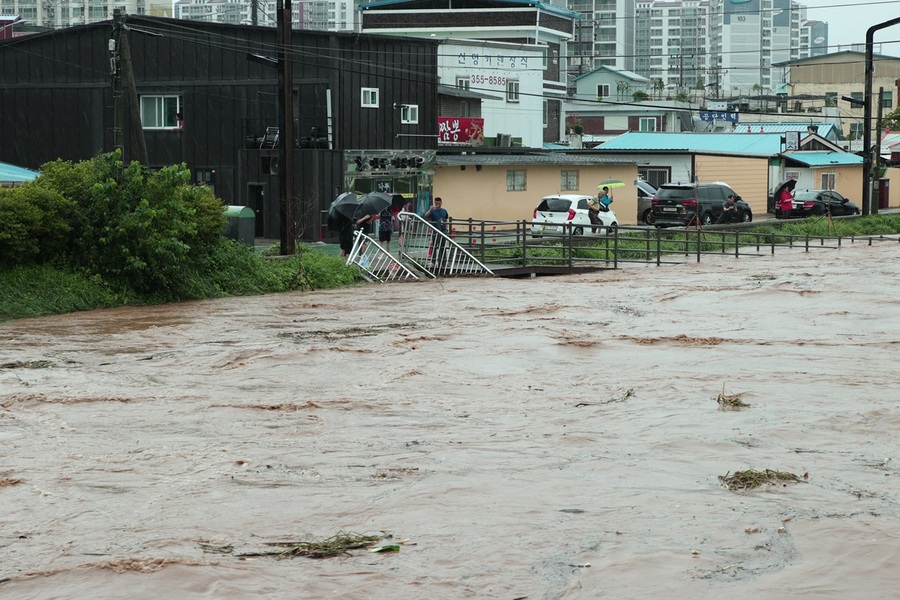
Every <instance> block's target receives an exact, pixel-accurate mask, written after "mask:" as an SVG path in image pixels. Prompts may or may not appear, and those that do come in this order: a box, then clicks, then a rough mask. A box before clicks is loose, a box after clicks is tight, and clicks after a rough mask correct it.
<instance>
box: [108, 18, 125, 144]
mask: <svg viewBox="0 0 900 600" xmlns="http://www.w3.org/2000/svg"><path fill="white" fill-rule="evenodd" d="M113 18H114V24H115V25H114V27H113V34H112V37H111V38H110V39H109V70H110V74H111V75H112V95H113V150H118V151H119V152H120V153H121V154H122V156H123V157H124V156H125V135H124V132H123V130H122V128H123V127H124V124H125V113H124V110H125V106H124V105H123V104H122V69H121V68H120V67H119V65H120V63H121V61H120V60H119V58H120V57H119V35H120V34H121V33H122V27H121V21H120V18H119V11H115V13H114V17H113Z"/></svg>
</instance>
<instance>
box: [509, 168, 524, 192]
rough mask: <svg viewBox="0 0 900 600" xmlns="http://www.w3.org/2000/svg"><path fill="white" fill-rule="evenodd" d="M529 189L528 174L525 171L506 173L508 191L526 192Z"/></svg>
mask: <svg viewBox="0 0 900 600" xmlns="http://www.w3.org/2000/svg"><path fill="white" fill-rule="evenodd" d="M527 188H528V172H527V171H525V169H510V170H508V171H507V172H506V191H507V192H524V191H526V190H527Z"/></svg>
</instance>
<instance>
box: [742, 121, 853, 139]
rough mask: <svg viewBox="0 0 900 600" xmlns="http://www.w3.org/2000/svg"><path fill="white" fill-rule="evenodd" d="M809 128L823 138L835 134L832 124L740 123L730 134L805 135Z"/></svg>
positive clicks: (835, 129)
mask: <svg viewBox="0 0 900 600" xmlns="http://www.w3.org/2000/svg"><path fill="white" fill-rule="evenodd" d="M810 127H815V129H816V134H817V135H820V136H821V137H823V138H827V137H828V136H830V135H832V134H834V133H836V131H837V128H836V127H835V126H834V123H811V122H810V123H799V122H798V123H743V122H742V123H740V124H739V125H736V126H735V128H734V131H733V132H732V133H785V132H787V131H800V132H802V133H807V132H808V131H809V128H810Z"/></svg>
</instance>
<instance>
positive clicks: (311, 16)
mask: <svg viewBox="0 0 900 600" xmlns="http://www.w3.org/2000/svg"><path fill="white" fill-rule="evenodd" d="M0 1H2V0H0ZM253 4H254V3H253V2H251V0H178V1H177V2H175V18H176V19H192V20H197V21H206V22H215V23H233V24H243V25H252V24H254V23H255V24H256V25H259V26H261V27H275V25H276V22H277V20H278V19H277V14H278V13H277V3H276V2H275V0H257V1H256V3H255V4H256V18H255V21H254V14H253V13H254V10H253ZM291 15H292V17H291V20H292V23H293V27H294V29H317V30H321V31H352V30H353V29H354V23H355V19H354V17H355V6H354V2H353V0H314V1H311V2H301V1H299V0H294V1H293V2H292V3H291Z"/></svg>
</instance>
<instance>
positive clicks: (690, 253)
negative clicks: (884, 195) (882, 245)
mask: <svg viewBox="0 0 900 600" xmlns="http://www.w3.org/2000/svg"><path fill="white" fill-rule="evenodd" d="M449 230H450V235H451V237H453V238H454V239H455V240H456V242H457V243H458V244H460V245H461V246H463V247H464V248H465V249H466V250H467V251H469V252H470V253H472V255H473V256H475V257H476V258H478V260H480V261H481V262H482V263H483V264H485V265H487V266H489V267H491V268H492V269H495V268H497V269H500V268H503V267H510V268H529V267H539V266H540V267H560V268H573V269H574V268H589V267H590V268H611V269H616V268H619V267H620V266H622V265H626V264H629V263H634V264H655V265H664V264H683V263H685V262H687V261H696V262H700V261H701V259H702V258H703V257H704V256H707V257H709V256H723V255H730V256H734V257H735V258H739V257H753V256H764V255H767V254H775V253H776V251H777V250H779V249H794V250H796V249H801V250H803V251H805V252H812V251H815V250H834V249H838V248H840V247H841V246H842V245H844V244H856V243H866V244H868V245H872V243H873V242H875V241H892V242H900V236H885V235H873V236H837V235H835V236H815V235H795V234H788V233H779V232H777V231H776V232H758V231H753V230H752V229H749V228H747V227H742V226H730V227H729V226H726V227H721V228H669V229H661V228H653V227H622V226H620V227H617V228H615V229H612V230H606V229H602V228H601V231H599V232H597V233H590V227H577V226H572V225H564V226H557V227H554V228H553V230H552V231H551V230H548V228H547V227H544V228H543V229H542V231H541V232H540V233H539V234H535V233H534V232H533V230H532V225H531V222H529V221H478V220H473V219H467V220H459V219H456V220H454V219H451V222H450V229H449Z"/></svg>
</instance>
